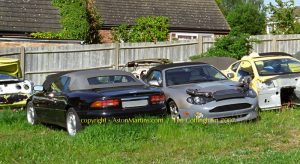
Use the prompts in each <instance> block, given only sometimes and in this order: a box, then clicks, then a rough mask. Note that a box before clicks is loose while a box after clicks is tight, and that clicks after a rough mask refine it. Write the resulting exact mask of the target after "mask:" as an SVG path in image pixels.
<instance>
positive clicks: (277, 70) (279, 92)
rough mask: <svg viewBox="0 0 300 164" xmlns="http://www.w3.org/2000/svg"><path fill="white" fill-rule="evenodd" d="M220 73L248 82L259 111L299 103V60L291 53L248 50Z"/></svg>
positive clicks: (232, 78)
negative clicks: (250, 52)
mask: <svg viewBox="0 0 300 164" xmlns="http://www.w3.org/2000/svg"><path fill="white" fill-rule="evenodd" d="M223 73H225V74H226V75H227V76H228V77H229V78H230V79H231V80H234V81H240V82H242V81H248V83H249V86H250V87H252V88H253V90H254V91H255V92H256V93H257V95H258V103H259V108H260V109H261V110H268V109H278V108H281V107H282V106H287V107H290V106H292V105H300V99H299V98H300V61H299V60H297V59H295V58H293V57H292V56H291V55H288V54H286V53H281V52H273V53H262V54H257V53H252V54H250V55H249V56H245V57H243V58H242V59H241V60H239V61H237V62H235V63H233V64H232V65H230V66H229V68H228V69H227V70H224V71H223ZM246 79H247V80H246Z"/></svg>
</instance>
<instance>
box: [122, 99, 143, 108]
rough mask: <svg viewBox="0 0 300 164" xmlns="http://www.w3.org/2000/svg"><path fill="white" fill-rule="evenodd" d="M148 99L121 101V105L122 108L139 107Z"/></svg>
mask: <svg viewBox="0 0 300 164" xmlns="http://www.w3.org/2000/svg"><path fill="white" fill-rule="evenodd" d="M147 105H148V100H136V101H123V102H122V106H123V108H132V107H140V106H147Z"/></svg>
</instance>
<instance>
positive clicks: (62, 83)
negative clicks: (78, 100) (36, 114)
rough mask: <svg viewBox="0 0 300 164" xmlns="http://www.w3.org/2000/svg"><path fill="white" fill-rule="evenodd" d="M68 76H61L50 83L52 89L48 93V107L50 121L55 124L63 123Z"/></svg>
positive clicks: (66, 100)
mask: <svg viewBox="0 0 300 164" xmlns="http://www.w3.org/2000/svg"><path fill="white" fill-rule="evenodd" d="M69 83H70V78H69V77H67V76H62V77H60V78H59V79H58V80H56V81H54V83H52V84H51V89H52V91H51V92H50V93H49V94H48V96H49V99H48V101H49V103H48V104H50V106H51V108H48V112H49V116H50V118H51V122H53V123H55V124H60V125H61V124H64V123H65V114H66V106H67V103H68V97H67V93H68V92H69Z"/></svg>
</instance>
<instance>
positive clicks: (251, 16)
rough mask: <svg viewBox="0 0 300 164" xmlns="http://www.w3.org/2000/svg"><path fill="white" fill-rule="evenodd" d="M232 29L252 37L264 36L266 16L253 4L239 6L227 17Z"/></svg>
mask: <svg viewBox="0 0 300 164" xmlns="http://www.w3.org/2000/svg"><path fill="white" fill-rule="evenodd" d="M226 19H227V22H228V23H229V25H230V27H231V28H238V29H239V31H240V32H241V33H248V34H250V35H258V34H263V33H264V32H265V29H266V15H265V13H264V12H263V11H260V10H259V9H258V8H257V6H255V5H254V4H252V3H245V4H240V5H238V6H237V7H236V8H235V9H233V10H232V11H230V12H229V13H228V15H227V17H226Z"/></svg>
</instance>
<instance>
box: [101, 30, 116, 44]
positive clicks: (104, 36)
mask: <svg viewBox="0 0 300 164" xmlns="http://www.w3.org/2000/svg"><path fill="white" fill-rule="evenodd" d="M100 35H101V43H113V36H112V34H111V30H100Z"/></svg>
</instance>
